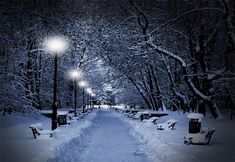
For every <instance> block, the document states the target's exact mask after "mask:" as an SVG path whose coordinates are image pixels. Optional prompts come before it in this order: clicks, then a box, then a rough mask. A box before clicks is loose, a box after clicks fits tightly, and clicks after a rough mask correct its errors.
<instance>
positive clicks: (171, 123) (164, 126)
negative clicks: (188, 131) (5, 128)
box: [157, 119, 178, 130]
mask: <svg viewBox="0 0 235 162" xmlns="http://www.w3.org/2000/svg"><path fill="white" fill-rule="evenodd" d="M177 122H178V121H177V120H175V119H170V120H167V121H166V122H165V123H159V124H157V130H173V129H175V124H176V123H177Z"/></svg>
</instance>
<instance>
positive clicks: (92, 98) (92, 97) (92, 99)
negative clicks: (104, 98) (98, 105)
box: [91, 92, 95, 109]
mask: <svg viewBox="0 0 235 162" xmlns="http://www.w3.org/2000/svg"><path fill="white" fill-rule="evenodd" d="M94 96H95V94H94V93H93V92H92V93H91V109H92V108H94Z"/></svg>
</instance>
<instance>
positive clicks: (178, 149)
mask: <svg viewBox="0 0 235 162" xmlns="http://www.w3.org/2000/svg"><path fill="white" fill-rule="evenodd" d="M187 115H188V114H182V113H181V114H179V113H178V112H169V115H168V116H163V117H161V118H159V119H158V121H157V122H158V123H164V122H165V121H167V120H169V119H175V120H177V121H178V123H176V126H175V128H176V129H175V130H157V126H156V125H154V124H149V123H143V122H141V121H139V120H133V119H130V118H125V119H124V120H125V122H126V123H127V124H130V125H131V127H132V129H131V130H130V132H131V134H132V135H133V136H135V137H136V138H137V139H138V140H139V142H141V143H142V145H141V146H142V147H143V148H142V149H143V150H145V151H146V153H147V155H148V157H149V158H150V159H151V161H153V162H157V161H159V162H234V161H235V122H234V120H233V121H231V120H229V119H220V120H214V119H210V118H209V116H207V117H206V118H205V120H203V125H204V126H207V127H209V128H214V129H215V130H216V132H215V133H214V135H213V137H212V141H211V143H210V145H185V144H184V138H183V137H184V136H185V135H186V133H187V131H188V122H189V119H187ZM117 116H119V117H120V118H123V116H124V115H123V114H117Z"/></svg>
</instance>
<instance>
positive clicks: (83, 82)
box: [79, 81, 88, 87]
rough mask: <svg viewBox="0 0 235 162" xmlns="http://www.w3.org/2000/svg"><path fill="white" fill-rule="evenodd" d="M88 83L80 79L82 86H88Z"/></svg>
mask: <svg viewBox="0 0 235 162" xmlns="http://www.w3.org/2000/svg"><path fill="white" fill-rule="evenodd" d="M87 85H88V84H87V82H86V81H80V82H79V86H80V87H86V86H87Z"/></svg>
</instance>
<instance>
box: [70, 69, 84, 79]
mask: <svg viewBox="0 0 235 162" xmlns="http://www.w3.org/2000/svg"><path fill="white" fill-rule="evenodd" d="M69 74H70V77H71V78H72V79H78V78H80V77H81V76H82V73H81V71H78V70H72V71H70V73H69Z"/></svg>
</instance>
